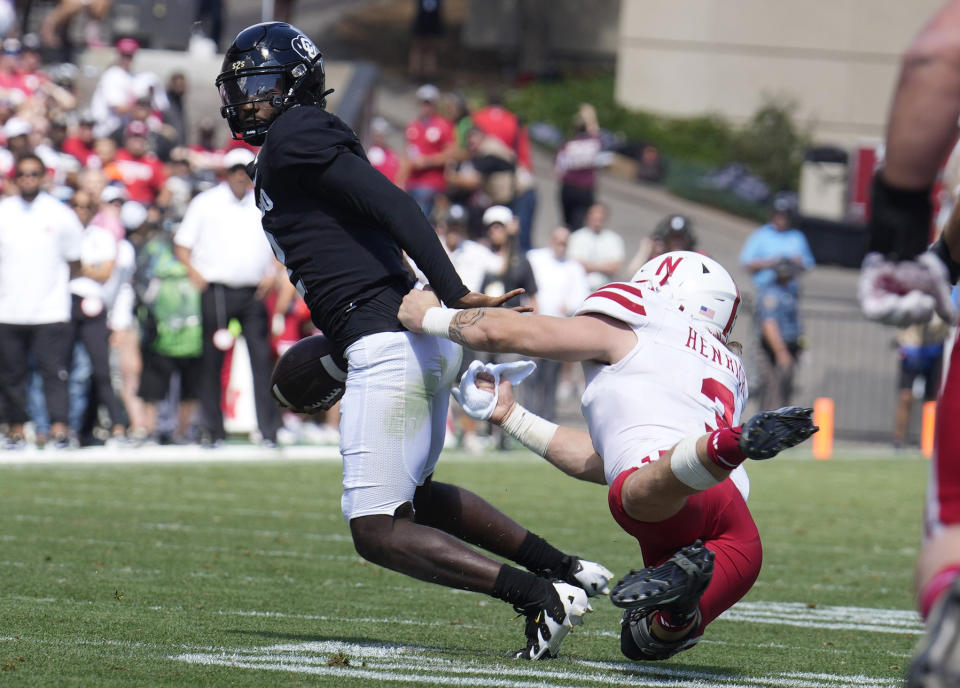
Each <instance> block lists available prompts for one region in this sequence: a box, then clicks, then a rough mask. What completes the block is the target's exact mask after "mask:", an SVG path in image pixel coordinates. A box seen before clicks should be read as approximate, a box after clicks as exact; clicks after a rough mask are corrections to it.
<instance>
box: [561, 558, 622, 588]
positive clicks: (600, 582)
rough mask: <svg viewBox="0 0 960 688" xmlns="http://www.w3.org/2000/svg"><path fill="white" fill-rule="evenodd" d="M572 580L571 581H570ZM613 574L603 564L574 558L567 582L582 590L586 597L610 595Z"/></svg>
mask: <svg viewBox="0 0 960 688" xmlns="http://www.w3.org/2000/svg"><path fill="white" fill-rule="evenodd" d="M571 578H573V580H570V579H571ZM611 580H613V572H612V571H611V570H610V569H608V568H607V567H606V566H604V565H603V564H598V563H597V562H595V561H587V560H586V559H580V558H576V559H574V562H573V565H572V566H571V567H570V573H569V574H568V576H567V581H568V582H569V583H573V584H574V585H578V586H580V587H581V588H583V590H584V592H586V593H587V597H596V596H597V595H609V594H610V581H611Z"/></svg>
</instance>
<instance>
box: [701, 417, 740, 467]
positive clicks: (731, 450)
mask: <svg viewBox="0 0 960 688" xmlns="http://www.w3.org/2000/svg"><path fill="white" fill-rule="evenodd" d="M739 441H740V426H739V425H738V426H737V427H735V428H720V429H719V430H714V431H713V432H711V433H710V436H709V437H707V456H709V457H710V460H711V461H713V462H714V463H715V464H717V465H718V466H720V468H723V469H725V470H728V471H732V470H733V469H734V468H736V467H737V466H739V465H740V464H742V463H743V462H744V461H746V459H747V457H746V456H744V455H743V453H742V452H741V451H740V444H739Z"/></svg>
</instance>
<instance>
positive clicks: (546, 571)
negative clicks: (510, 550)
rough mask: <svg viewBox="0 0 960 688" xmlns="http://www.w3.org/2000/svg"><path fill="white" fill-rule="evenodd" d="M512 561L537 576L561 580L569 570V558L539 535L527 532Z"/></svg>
mask: <svg viewBox="0 0 960 688" xmlns="http://www.w3.org/2000/svg"><path fill="white" fill-rule="evenodd" d="M513 560H514V561H515V562H517V563H518V564H520V566H523V567H524V568H525V569H527V570H529V571H533V572H534V573H535V574H537V575H538V576H546V577H548V578H550V577H552V578H563V577H564V576H566V573H567V570H568V569H569V568H570V557H568V556H566V555H565V554H564V553H563V552H561V551H560V550H558V549H557V548H556V547H554V546H553V545H551V544H550V543H549V542H547V541H546V540H544V539H543V538H542V537H540V536H539V535H535V534H534V533H531V532H530V531H527V537H525V538H524V539H523V542H522V543H521V544H520V548H519V549H517V553H516V555H515V556H514V557H513Z"/></svg>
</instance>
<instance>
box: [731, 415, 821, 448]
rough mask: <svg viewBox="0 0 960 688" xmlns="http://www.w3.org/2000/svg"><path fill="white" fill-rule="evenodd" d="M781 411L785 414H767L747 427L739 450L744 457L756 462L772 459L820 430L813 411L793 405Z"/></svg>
mask: <svg viewBox="0 0 960 688" xmlns="http://www.w3.org/2000/svg"><path fill="white" fill-rule="evenodd" d="M787 409H789V410H787ZM779 411H786V412H784V413H779V412H778V411H764V412H763V413H761V414H759V416H754V417H753V418H751V419H750V420H748V421H747V422H746V424H744V426H743V434H742V435H741V436H740V450H741V451H742V452H743V454H744V455H745V456H748V457H749V458H751V459H754V460H755V461H762V460H764V459H772V458H773V457H774V456H776V455H777V454H779V453H780V452H781V451H783V450H784V449H789V448H790V447H795V446H796V445H798V444H800V443H801V442H803V441H804V440H805V439H807V438H808V437H810V436H811V435H813V434H814V433H815V432H817V430H819V428H818V427H817V426H816V425H814V424H813V421H812V420H811V419H810V416H811V414H812V413H813V409H809V408H800V407H798V406H797V407H794V406H791V407H785V409H779Z"/></svg>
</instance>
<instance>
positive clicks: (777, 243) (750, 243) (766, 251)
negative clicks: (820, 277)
mask: <svg viewBox="0 0 960 688" xmlns="http://www.w3.org/2000/svg"><path fill="white" fill-rule="evenodd" d="M784 258H786V259H788V260H790V261H792V262H793V263H794V264H795V265H796V267H797V270H796V274H798V275H799V274H800V273H801V272H803V271H805V270H809V269H810V268H812V267H813V266H814V262H815V261H814V259H813V253H812V252H811V251H810V244H809V243H807V237H806V236H804V234H803V232H801V231H800V230H799V229H794V228H792V227H791V226H790V208H789V206H787V205H786V204H783V203H776V204H774V208H773V211H772V212H771V213H770V222H768V223H767V224H765V225H763V226H762V227H759V228H757V229H756V230H754V231H753V233H752V234H751V235H750V236H748V237H747V241H746V243H744V245H743V250H741V251H740V264H741V265H742V266H743V267H745V268H746V269H747V270H749V271H750V273H751V274H752V275H753V286H754V287H756V289H757V290H758V291H759V290H761V289H764V288H766V287H768V286H770V285H771V284H773V283H774V282H776V281H777V275H776V270H775V268H776V267H777V265H779V264H780V261H781V260H783V259H784Z"/></svg>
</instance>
